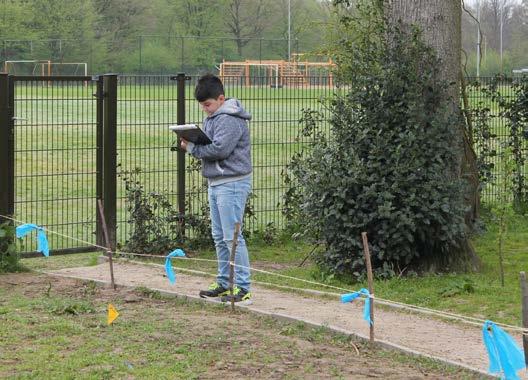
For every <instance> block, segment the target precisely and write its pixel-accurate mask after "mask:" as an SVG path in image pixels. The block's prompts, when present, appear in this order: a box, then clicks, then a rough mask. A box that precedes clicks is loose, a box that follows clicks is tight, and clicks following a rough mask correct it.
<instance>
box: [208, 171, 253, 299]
mask: <svg viewBox="0 0 528 380" xmlns="http://www.w3.org/2000/svg"><path fill="white" fill-rule="evenodd" d="M250 190H251V178H246V179H243V180H240V181H234V182H228V183H224V184H221V185H217V186H209V189H208V195H209V208H210V213H211V226H212V228H211V229H212V235H213V240H214V243H215V247H216V256H217V258H218V275H217V282H218V284H219V285H222V286H223V287H224V288H226V289H227V288H228V287H229V256H230V252H231V247H232V244H233V237H234V234H235V223H240V233H239V235H238V245H237V249H236V256H235V280H234V283H235V284H236V285H237V286H238V287H239V288H242V289H245V290H247V291H249V288H250V284H251V282H250V275H251V272H250V270H249V255H248V250H247V247H246V241H245V240H244V236H243V235H242V220H243V218H244V209H245V206H246V200H247V197H248V194H249V192H250Z"/></svg>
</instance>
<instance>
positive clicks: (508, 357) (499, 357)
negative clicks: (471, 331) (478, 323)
mask: <svg viewBox="0 0 528 380" xmlns="http://www.w3.org/2000/svg"><path fill="white" fill-rule="evenodd" d="M482 337H483V339H484V345H485V346H486V350H487V351H488V356H489V361H490V365H489V372H490V373H492V374H493V373H503V374H504V378H505V379H507V380H510V379H511V380H516V379H519V377H518V376H517V371H518V370H520V369H523V368H524V367H525V366H526V364H525V362H524V354H523V352H522V351H521V349H520V348H519V346H518V345H517V343H516V342H515V340H513V338H512V337H511V336H509V335H508V334H507V333H505V332H504V331H503V330H502V329H501V328H500V327H499V326H497V325H495V323H493V322H491V321H486V322H484V326H483V327H482Z"/></svg>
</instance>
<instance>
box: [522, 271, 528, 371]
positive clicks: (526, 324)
mask: <svg viewBox="0 0 528 380" xmlns="http://www.w3.org/2000/svg"><path fill="white" fill-rule="evenodd" d="M520 274H521V297H522V298H521V299H522V324H523V328H524V329H526V328H528V288H527V287H526V274H525V273H524V272H521V273H520ZM522 340H523V348H524V363H525V364H526V366H527V367H528V335H527V334H526V333H525V332H523V334H522Z"/></svg>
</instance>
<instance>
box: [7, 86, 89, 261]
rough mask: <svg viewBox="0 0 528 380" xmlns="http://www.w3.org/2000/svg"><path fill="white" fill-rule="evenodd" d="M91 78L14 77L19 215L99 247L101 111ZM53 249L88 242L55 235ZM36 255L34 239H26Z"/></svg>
mask: <svg viewBox="0 0 528 380" xmlns="http://www.w3.org/2000/svg"><path fill="white" fill-rule="evenodd" d="M94 93H96V85H95V82H93V81H92V80H91V78H80V79H77V80H71V79H69V80H64V79H60V78H59V79H57V78H40V79H39V78H26V79H23V78H21V77H18V78H15V94H14V95H15V99H14V108H15V111H14V113H15V181H14V184H15V217H16V218H17V219H19V220H22V221H26V222H29V223H34V224H38V225H40V226H44V227H47V228H49V229H50V230H52V231H56V232H58V233H60V234H63V235H66V236H72V237H75V238H77V239H81V240H83V241H85V242H88V243H95V235H94V232H95V216H96V214H95V210H96V208H95V207H96V174H97V173H96V156H97V109H96V98H95V97H94V96H93V94H94ZM48 239H49V243H50V247H51V248H52V249H54V250H61V249H71V248H77V247H79V246H87V244H83V243H80V242H79V241H73V240H71V239H69V238H66V237H62V236H58V235H54V234H51V235H49V236H48ZM23 244H24V250H25V251H34V250H35V247H36V239H35V237H32V238H27V239H24V240H23Z"/></svg>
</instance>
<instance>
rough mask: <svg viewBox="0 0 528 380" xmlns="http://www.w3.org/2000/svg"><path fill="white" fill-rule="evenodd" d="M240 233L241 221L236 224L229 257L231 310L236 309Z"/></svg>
mask: <svg viewBox="0 0 528 380" xmlns="http://www.w3.org/2000/svg"><path fill="white" fill-rule="evenodd" d="M239 233H240V223H236V224H235V235H234V236H233V244H232V245H231V255H230V257H229V294H231V310H232V311H235V297H234V294H233V289H234V282H235V255H236V248H237V245H238V234H239Z"/></svg>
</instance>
